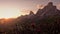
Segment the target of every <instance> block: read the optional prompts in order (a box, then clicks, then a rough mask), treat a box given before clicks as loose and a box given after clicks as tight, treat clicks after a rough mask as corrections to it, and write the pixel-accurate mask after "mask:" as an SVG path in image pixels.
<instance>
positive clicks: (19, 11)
mask: <svg viewBox="0 0 60 34" xmlns="http://www.w3.org/2000/svg"><path fill="white" fill-rule="evenodd" d="M48 2H53V3H54V5H56V6H57V8H58V9H60V0H0V18H10V17H17V16H20V15H25V14H29V12H30V11H31V10H32V11H33V12H34V13H36V11H37V10H38V8H41V7H39V6H41V5H42V6H45V5H46V4H48Z"/></svg>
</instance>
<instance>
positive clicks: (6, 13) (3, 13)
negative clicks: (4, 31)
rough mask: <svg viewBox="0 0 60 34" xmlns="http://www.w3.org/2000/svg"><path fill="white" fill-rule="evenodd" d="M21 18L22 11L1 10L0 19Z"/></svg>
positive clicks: (14, 9)
mask: <svg viewBox="0 0 60 34" xmlns="http://www.w3.org/2000/svg"><path fill="white" fill-rule="evenodd" d="M18 16H20V11H19V10H18V9H16V8H5V9H3V8H1V9H0V18H6V19H8V18H16V17H18Z"/></svg>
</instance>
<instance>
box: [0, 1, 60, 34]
mask: <svg viewBox="0 0 60 34" xmlns="http://www.w3.org/2000/svg"><path fill="white" fill-rule="evenodd" d="M0 23H8V24H6V25H5V24H0V33H2V34H58V33H60V10H58V9H57V7H56V6H55V5H53V3H52V2H49V3H48V4H47V5H46V6H45V7H44V8H43V9H38V10H37V13H36V14H34V13H33V11H30V13H29V14H28V15H21V16H19V17H18V18H16V19H9V20H8V21H7V20H4V19H0Z"/></svg>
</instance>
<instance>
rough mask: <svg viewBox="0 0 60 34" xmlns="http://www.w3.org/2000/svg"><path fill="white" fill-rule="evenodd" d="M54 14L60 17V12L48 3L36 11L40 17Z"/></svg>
mask: <svg viewBox="0 0 60 34" xmlns="http://www.w3.org/2000/svg"><path fill="white" fill-rule="evenodd" d="M56 14H58V15H60V10H58V9H57V8H56V6H54V5H53V3H52V2H49V3H48V4H47V5H46V6H45V7H44V8H43V9H40V10H38V11H37V15H40V16H53V15H56Z"/></svg>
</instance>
